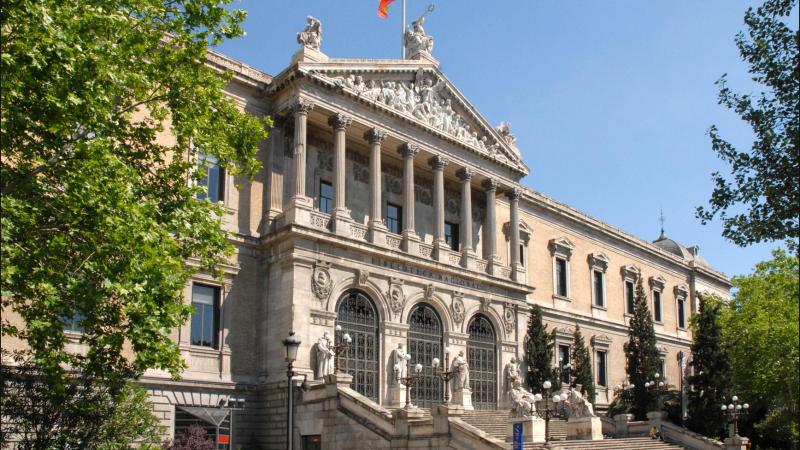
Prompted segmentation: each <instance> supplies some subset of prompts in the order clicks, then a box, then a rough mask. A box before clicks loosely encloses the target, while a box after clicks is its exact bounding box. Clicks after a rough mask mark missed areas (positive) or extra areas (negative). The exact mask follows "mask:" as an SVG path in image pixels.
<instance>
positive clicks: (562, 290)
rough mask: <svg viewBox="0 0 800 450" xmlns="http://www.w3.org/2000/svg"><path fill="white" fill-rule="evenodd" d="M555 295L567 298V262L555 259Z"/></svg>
mask: <svg viewBox="0 0 800 450" xmlns="http://www.w3.org/2000/svg"><path fill="white" fill-rule="evenodd" d="M556 295H559V296H561V297H566V296H567V260H565V259H561V258H556Z"/></svg>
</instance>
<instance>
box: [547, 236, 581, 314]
mask: <svg viewBox="0 0 800 450" xmlns="http://www.w3.org/2000/svg"><path fill="white" fill-rule="evenodd" d="M549 248H550V254H551V255H552V256H553V291H554V292H553V296H554V297H559V298H562V299H569V298H570V294H571V292H570V269H569V261H570V258H571V257H572V251H573V250H574V249H575V245H574V244H573V243H572V242H571V241H570V240H569V239H567V238H566V237H560V238H557V239H551V240H550V244H549Z"/></svg>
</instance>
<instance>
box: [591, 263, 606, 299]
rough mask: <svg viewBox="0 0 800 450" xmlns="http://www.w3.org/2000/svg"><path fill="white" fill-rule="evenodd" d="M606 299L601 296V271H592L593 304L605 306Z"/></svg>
mask: <svg viewBox="0 0 800 450" xmlns="http://www.w3.org/2000/svg"><path fill="white" fill-rule="evenodd" d="M605 303H606V299H605V298H604V297H603V272H601V271H599V270H595V271H594V304H595V306H605Z"/></svg>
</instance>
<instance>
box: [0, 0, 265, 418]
mask: <svg viewBox="0 0 800 450" xmlns="http://www.w3.org/2000/svg"><path fill="white" fill-rule="evenodd" d="M228 3H229V0H221V1H215V0H175V1H168V2H167V1H164V2H158V1H155V2H154V1H145V0H126V1H121V0H118V1H105V2H92V3H89V4H87V3H86V2H84V1H79V0H42V1H31V0H11V1H6V2H3V4H2V6H0V21H1V22H2V23H1V24H0V25H1V26H2V33H0V48H2V50H1V53H0V70H1V71H2V74H3V82H2V85H1V86H2V87H1V88H0V89H2V99H0V110H2V115H1V118H0V140H1V141H2V148H3V157H2V159H1V160H0V163H1V165H0V175H1V176H0V194H1V195H0V200H1V202H2V229H3V233H2V241H1V244H2V246H1V252H2V271H1V273H0V282H2V309H3V316H2V336H3V340H4V342H5V341H6V340H7V339H9V338H13V339H20V340H22V342H23V343H24V344H25V346H26V349H25V350H22V351H20V352H21V356H22V357H23V358H24V359H29V361H30V363H31V364H33V365H35V366H36V367H37V368H38V369H39V370H41V376H42V377H46V378H47V379H48V383H51V385H52V387H53V389H52V390H51V391H52V392H54V393H59V392H61V391H63V390H64V389H66V387H65V386H66V385H67V384H69V382H70V381H71V377H72V375H71V373H72V372H71V371H80V372H83V373H84V374H85V375H86V376H87V380H90V382H91V383H93V384H94V387H95V388H97V389H99V390H104V389H111V391H112V392H111V394H112V398H115V397H116V394H119V392H121V390H122V387H123V386H124V384H125V382H126V380H128V379H130V378H132V377H136V376H137V375H139V374H141V373H143V371H144V370H145V369H148V368H158V369H164V370H167V371H169V372H170V373H171V374H172V375H173V376H174V377H178V376H179V374H180V372H181V370H182V368H183V367H184V362H183V361H182V359H181V357H180V353H179V351H178V347H177V345H176V343H175V342H174V341H173V340H172V339H170V330H173V329H174V328H176V327H177V326H179V325H180V324H182V323H184V322H185V321H186V319H187V318H188V316H189V314H190V312H191V308H190V307H189V306H186V305H184V302H183V298H182V292H183V288H184V286H185V285H186V283H187V281H188V279H189V277H190V276H191V274H192V273H193V272H194V271H195V270H197V269H196V268H195V267H199V268H202V269H204V270H207V271H209V272H211V273H213V274H215V275H217V276H219V275H220V272H219V269H217V267H218V266H217V265H218V263H221V262H223V261H226V260H227V257H228V255H230V254H231V253H232V250H233V247H232V245H231V244H230V242H229V241H228V237H227V234H226V232H224V231H223V229H222V226H221V222H222V217H223V214H224V212H223V208H222V207H221V206H220V205H217V204H212V203H211V202H208V201H201V200H198V199H197V198H196V197H197V195H198V194H199V193H201V192H202V191H203V188H202V186H201V184H202V183H199V181H200V180H201V179H202V177H203V176H204V175H205V173H204V170H202V169H201V170H194V167H195V163H194V161H193V158H195V157H197V158H199V159H201V163H202V158H211V157H215V158H216V159H217V160H218V161H219V164H220V165H221V166H222V167H224V168H225V169H226V170H227V171H228V172H229V173H231V174H233V175H234V176H238V177H240V178H239V179H240V180H245V179H246V177H252V176H253V175H254V174H255V173H256V171H257V170H258V167H259V164H258V161H257V159H256V157H255V155H256V151H257V147H258V144H259V142H260V140H262V139H263V138H265V137H266V132H265V128H264V127H265V125H269V120H264V119H260V118H256V117H254V116H252V115H248V114H245V113H244V112H242V111H240V110H239V108H238V107H237V106H236V104H235V103H234V102H233V100H232V99H231V98H229V97H227V96H226V95H225V94H224V92H223V88H224V87H225V86H226V83H227V81H228V80H229V78H230V74H226V73H220V72H218V71H216V70H215V69H212V68H211V67H210V66H208V65H206V63H205V61H206V51H207V47H208V46H209V45H216V44H218V43H220V42H221V41H222V40H224V39H228V38H234V37H237V36H240V35H241V34H242V29H241V27H240V24H241V22H242V21H243V19H244V17H245V13H244V12H243V11H241V10H237V9H230V8H228V7H227V4H228ZM167 135H168V136H169V138H165V137H164V136H167ZM197 149H202V151H203V155H207V156H200V154H199V153H198V152H197ZM189 180H195V181H198V183H194V182H193V183H188V182H187V181H189ZM190 260H191V261H193V262H194V263H192V264H188V262H189V261H190ZM12 311H13V314H12V313H11V312H12ZM15 315H18V317H19V321H16V322H14V321H12V318H14V317H15ZM72 321H76V322H78V323H79V325H80V328H81V330H82V333H81V335H80V342H81V343H82V344H84V345H85V348H86V351H85V352H82V353H79V354H78V353H72V352H69V351H68V350H67V349H66V347H65V343H66V342H67V337H66V336H65V333H64V331H63V327H64V325H65V323H67V322H72ZM9 340H10V339H9ZM123 349H126V352H128V353H127V355H128V356H126V355H124V354H123ZM18 356H20V355H18ZM74 433H75V434H80V431H78V430H75V431H74Z"/></svg>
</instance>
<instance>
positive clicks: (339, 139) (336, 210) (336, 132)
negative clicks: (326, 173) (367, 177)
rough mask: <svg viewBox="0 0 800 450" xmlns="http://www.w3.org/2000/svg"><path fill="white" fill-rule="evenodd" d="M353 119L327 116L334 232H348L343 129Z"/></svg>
mask: <svg viewBox="0 0 800 450" xmlns="http://www.w3.org/2000/svg"><path fill="white" fill-rule="evenodd" d="M352 121H353V119H352V118H351V117H348V116H346V115H344V114H341V113H336V114H334V115H332V116H330V117H329V118H328V125H330V126H331V127H333V211H332V213H331V222H332V223H333V231H334V232H335V233H336V234H345V235H349V234H350V228H349V224H350V222H351V221H352V219H351V218H350V211H349V210H348V209H347V207H346V206H345V162H346V160H345V130H346V129H347V127H348V126H349V125H350V123H351V122H352Z"/></svg>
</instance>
